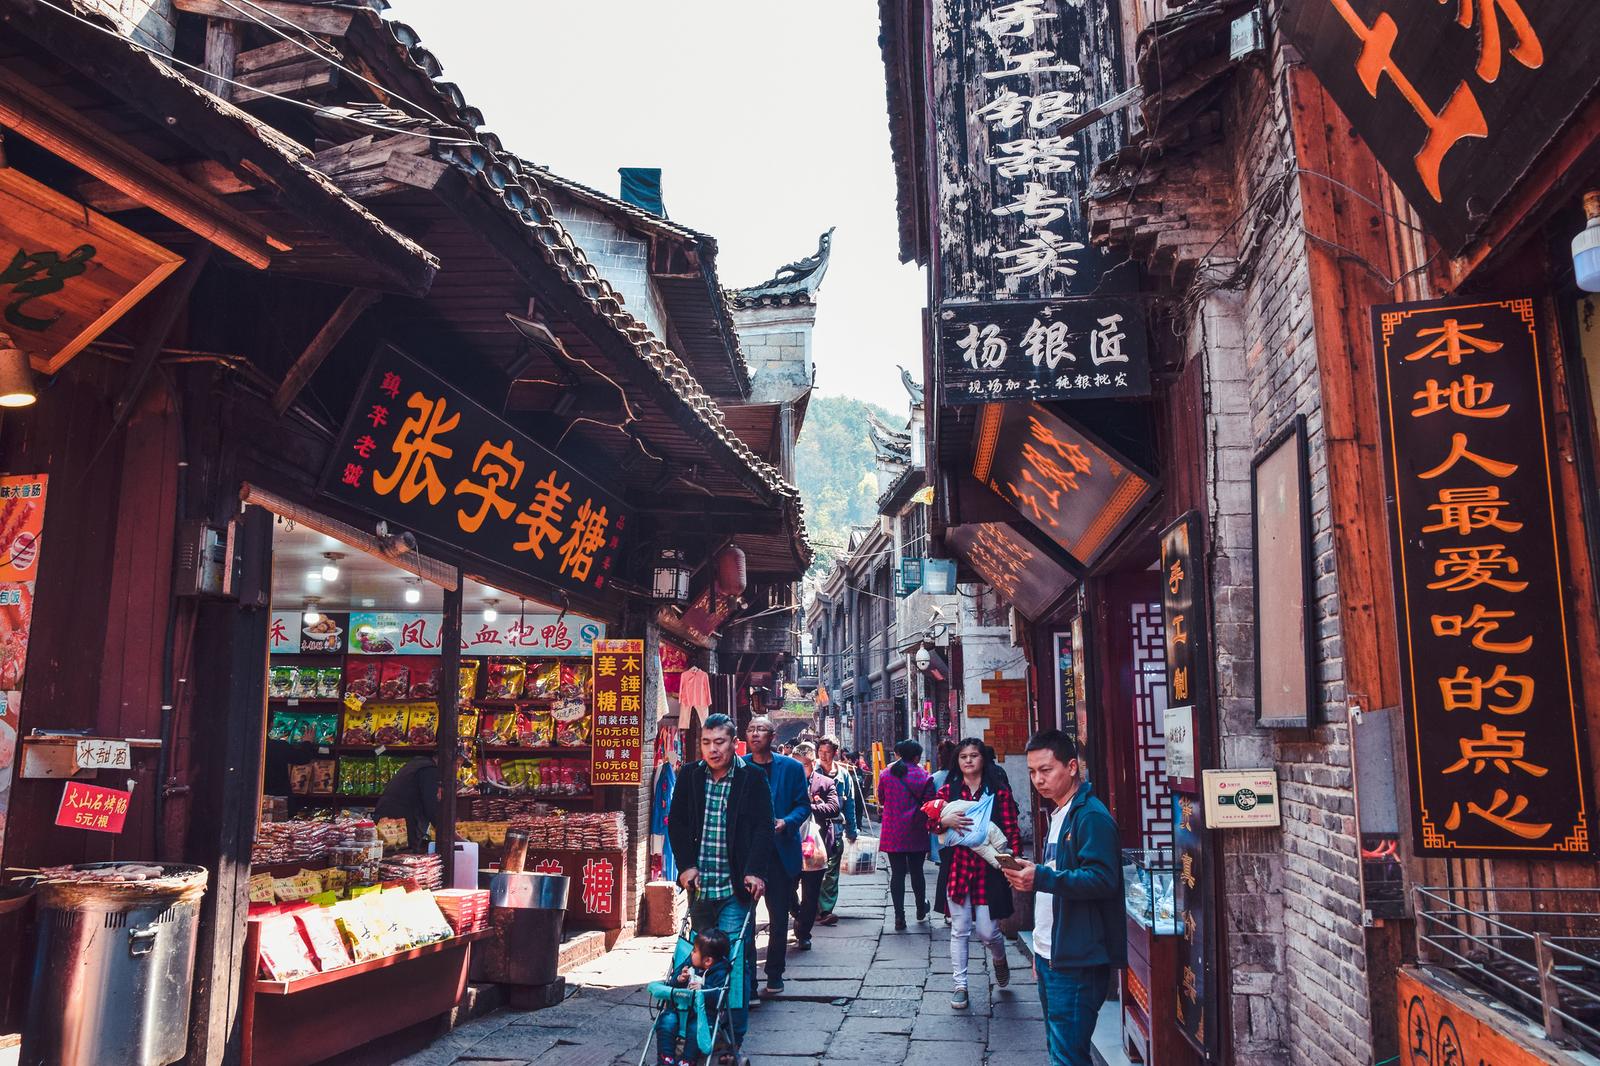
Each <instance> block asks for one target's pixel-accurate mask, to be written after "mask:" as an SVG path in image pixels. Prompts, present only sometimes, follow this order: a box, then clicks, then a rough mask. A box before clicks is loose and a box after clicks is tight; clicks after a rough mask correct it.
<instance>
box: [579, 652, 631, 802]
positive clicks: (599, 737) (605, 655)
mask: <svg viewBox="0 0 1600 1066" xmlns="http://www.w3.org/2000/svg"><path fill="white" fill-rule="evenodd" d="M590 713H591V714H592V715H593V716H594V725H593V732H592V736H593V738H594V755H593V759H594V768H593V770H592V772H591V773H590V775H589V779H590V780H591V781H592V782H593V783H594V784H596V785H637V784H640V783H641V781H642V779H643V774H644V751H643V749H644V641H642V640H597V641H595V642H594V707H593V708H592V709H591V711H590Z"/></svg>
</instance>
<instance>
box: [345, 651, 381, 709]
mask: <svg viewBox="0 0 1600 1066" xmlns="http://www.w3.org/2000/svg"><path fill="white" fill-rule="evenodd" d="M382 680H383V662H382V660H379V659H351V660H350V663H349V665H348V666H346V667H345V684H344V692H345V695H346V696H354V697H355V698H356V699H358V700H370V699H372V698H373V697H374V696H376V695H377V694H378V689H379V687H380V685H381V683H382Z"/></svg>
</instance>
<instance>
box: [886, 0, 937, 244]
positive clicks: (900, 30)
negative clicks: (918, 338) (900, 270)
mask: <svg viewBox="0 0 1600 1066" xmlns="http://www.w3.org/2000/svg"><path fill="white" fill-rule="evenodd" d="M926 18H927V14H926V6H925V3H924V0H878V20H879V32H878V45H879V47H880V49H881V50H882V52H883V68H884V77H885V83H886V87H887V90H888V107H889V148H890V154H891V155H892V156H893V158H894V180H895V208H896V211H895V215H896V218H897V219H898V221H899V224H900V261H901V262H902V263H911V262H916V263H920V264H923V265H927V263H928V260H929V257H930V256H931V255H932V249H933V238H932V224H931V221H930V219H929V208H928V199H929V196H930V195H931V182H932V181H933V177H932V175H931V174H929V173H928V165H927V160H928V143H929V141H928V126H927V118H928V116H927V108H926V106H925V99H924V94H923V78H924V74H925V69H926V63H925V54H926V53H925V48H926V30H925V26H926V23H925V20H926Z"/></svg>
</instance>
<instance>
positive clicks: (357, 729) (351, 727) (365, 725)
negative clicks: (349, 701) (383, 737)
mask: <svg viewBox="0 0 1600 1066" xmlns="http://www.w3.org/2000/svg"><path fill="white" fill-rule="evenodd" d="M339 742H340V743H341V744H353V745H362V746H370V745H371V744H372V712H371V711H369V710H366V709H364V708H363V709H362V710H358V711H356V710H347V711H345V712H344V731H343V732H342V733H341V734H340V735H339Z"/></svg>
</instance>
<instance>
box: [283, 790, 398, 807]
mask: <svg viewBox="0 0 1600 1066" xmlns="http://www.w3.org/2000/svg"><path fill="white" fill-rule="evenodd" d="M289 798H290V799H292V800H295V799H298V800H308V801H314V802H316V803H324V804H327V805H328V806H330V807H340V806H345V807H369V806H372V805H373V804H375V803H377V802H378V797H377V796H355V795H347V794H345V793H341V792H291V793H289Z"/></svg>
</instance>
